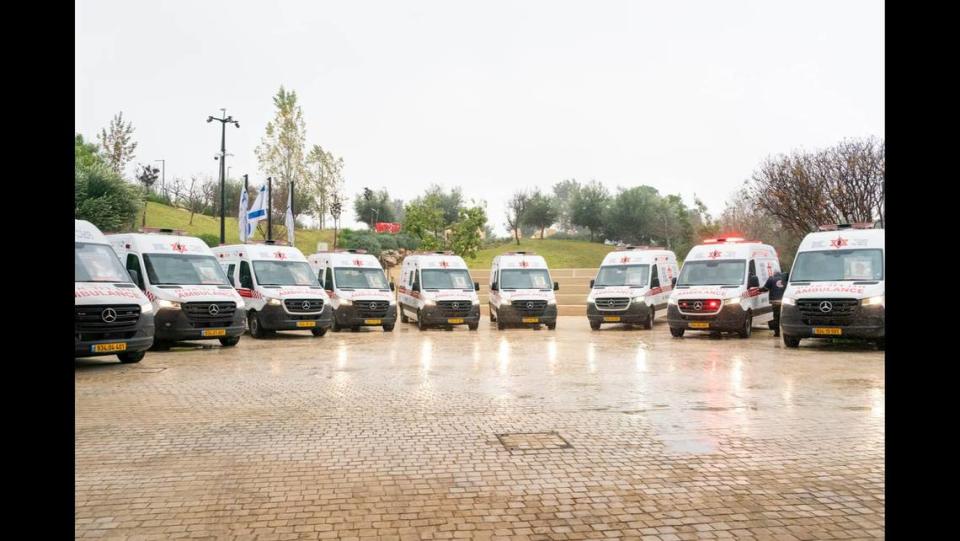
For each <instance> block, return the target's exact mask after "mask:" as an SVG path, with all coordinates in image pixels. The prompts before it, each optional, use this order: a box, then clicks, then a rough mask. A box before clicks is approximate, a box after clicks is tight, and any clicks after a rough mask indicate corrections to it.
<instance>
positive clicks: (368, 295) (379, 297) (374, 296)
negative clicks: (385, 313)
mask: <svg viewBox="0 0 960 541" xmlns="http://www.w3.org/2000/svg"><path fill="white" fill-rule="evenodd" d="M336 296H337V297H339V298H341V299H348V300H357V301H391V300H393V294H392V292H391V291H382V290H380V289H359V288H358V289H348V290H343V289H337V290H336Z"/></svg>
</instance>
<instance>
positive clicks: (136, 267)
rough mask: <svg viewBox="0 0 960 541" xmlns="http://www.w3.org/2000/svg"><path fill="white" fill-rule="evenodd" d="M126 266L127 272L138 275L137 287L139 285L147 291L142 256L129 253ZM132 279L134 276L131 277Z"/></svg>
mask: <svg viewBox="0 0 960 541" xmlns="http://www.w3.org/2000/svg"><path fill="white" fill-rule="evenodd" d="M126 267H127V273H128V274H132V275H133V276H135V277H136V282H137V287H139V288H140V290H141V291H146V290H147V288H146V287H145V286H144V284H145V282H144V276H143V266H142V265H141V264H140V258H139V257H137V254H127V261H126ZM131 279H133V278H132V277H131Z"/></svg>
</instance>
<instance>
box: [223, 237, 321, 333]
mask: <svg viewBox="0 0 960 541" xmlns="http://www.w3.org/2000/svg"><path fill="white" fill-rule="evenodd" d="M213 253H214V254H215V255H216V256H217V258H218V259H219V260H220V265H221V266H222V267H223V268H224V269H225V270H226V271H227V277H228V278H229V279H230V283H231V284H233V286H234V287H236V288H237V292H238V293H239V294H240V296H241V297H243V298H244V299H246V303H247V327H248V328H249V329H250V336H252V337H254V338H263V337H265V336H267V335H270V334H273V332H274V331H297V330H300V331H306V330H309V331H310V332H312V333H313V335H314V336H323V335H324V334H326V332H327V329H329V328H330V325H331V324H332V321H333V309H332V308H331V307H330V298H329V297H328V296H327V293H326V292H325V291H324V290H323V287H322V286H321V285H320V282H318V281H317V275H316V274H315V273H314V272H313V269H311V268H310V264H309V263H308V262H307V258H306V257H304V256H303V252H301V251H300V250H298V249H297V248H296V247H294V246H285V245H281V244H276V243H275V241H264V242H261V243H250V244H231V245H227V246H217V247H215V248H213Z"/></svg>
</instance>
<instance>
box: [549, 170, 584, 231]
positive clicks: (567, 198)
mask: <svg viewBox="0 0 960 541" xmlns="http://www.w3.org/2000/svg"><path fill="white" fill-rule="evenodd" d="M580 187H581V186H580V183H579V182H577V181H576V180H575V179H572V178H571V179H567V180H561V181H560V182H558V183H556V184H554V185H553V197H554V203H555V205H556V209H557V223H558V224H559V226H560V229H561V230H562V231H571V230H572V229H573V227H574V226H573V200H574V197H575V196H576V194H577V192H579V191H580Z"/></svg>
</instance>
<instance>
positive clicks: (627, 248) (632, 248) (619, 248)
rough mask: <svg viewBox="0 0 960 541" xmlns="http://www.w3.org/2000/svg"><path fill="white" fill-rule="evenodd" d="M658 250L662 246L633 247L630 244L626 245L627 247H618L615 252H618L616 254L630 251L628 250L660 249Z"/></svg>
mask: <svg viewBox="0 0 960 541" xmlns="http://www.w3.org/2000/svg"><path fill="white" fill-rule="evenodd" d="M660 248H663V246H647V245H643V246H634V245H632V244H628V245H627V246H620V247H618V248H617V251H618V252H625V251H630V250H658V249H660Z"/></svg>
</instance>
